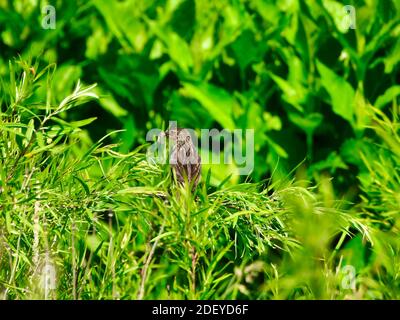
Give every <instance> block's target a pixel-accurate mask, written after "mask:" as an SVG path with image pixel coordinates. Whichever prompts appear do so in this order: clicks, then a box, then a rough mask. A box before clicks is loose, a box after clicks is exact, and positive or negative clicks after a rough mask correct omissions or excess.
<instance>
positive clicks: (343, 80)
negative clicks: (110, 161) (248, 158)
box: [0, 0, 400, 200]
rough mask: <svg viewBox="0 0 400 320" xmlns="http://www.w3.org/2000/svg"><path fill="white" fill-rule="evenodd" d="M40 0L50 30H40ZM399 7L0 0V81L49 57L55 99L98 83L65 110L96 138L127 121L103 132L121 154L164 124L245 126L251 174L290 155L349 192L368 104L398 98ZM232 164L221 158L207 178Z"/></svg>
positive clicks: (275, 171)
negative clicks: (251, 149)
mask: <svg viewBox="0 0 400 320" xmlns="http://www.w3.org/2000/svg"><path fill="white" fill-rule="evenodd" d="M48 4H50V5H53V6H54V7H55V9H56V28H55V29H54V30H53V29H44V28H43V27H42V22H43V19H45V18H46V11H42V9H43V8H44V7H45V6H46V5H48ZM344 5H352V6H354V8H355V18H356V29H349V30H346V28H344V25H343V23H344V22H343V21H344V19H346V12H345V10H344V8H343V7H344ZM399 7H400V2H399V1H391V0H385V1H378V0H366V1H346V2H339V1H331V0H324V1H322V0H320V1H298V0H285V1H268V0H240V1H239V0H230V1H228V0H218V1H202V0H171V1H169V0H160V1H152V0H125V1H108V0H94V1H80V0H76V1H35V0H15V1H11V0H0V52H1V55H0V75H1V77H2V79H4V80H3V81H7V78H8V74H9V70H8V63H9V60H13V59H14V58H15V57H17V56H18V55H20V56H21V57H22V58H23V59H29V58H32V59H33V60H39V62H40V65H41V66H42V67H43V66H45V65H47V64H49V63H57V69H56V71H55V73H54V83H55V87H54V88H53V95H54V97H53V98H54V100H55V101H60V100H61V99H62V98H63V97H65V96H66V94H68V93H69V92H71V91H72V89H73V86H74V85H75V84H76V82H77V80H78V79H81V80H82V81H83V82H84V83H87V84H90V83H95V82H96V83H98V88H97V90H98V94H99V95H100V96H101V99H99V100H97V101H93V102H91V103H90V104H87V105H86V106H85V107H83V108H80V109H79V110H78V111H75V112H74V111H72V112H70V113H69V114H68V115H66V117H68V118H69V119H68V120H75V119H85V118H88V117H93V116H94V117H97V118H98V119H97V121H95V122H93V123H92V124H91V125H90V126H88V127H87V130H88V131H89V133H90V136H91V137H92V139H93V140H97V139H99V138H100V137H102V136H104V135H105V134H106V133H107V132H110V131H112V130H115V129H124V130H125V131H124V132H123V133H121V134H119V135H118V136H116V137H115V138H114V141H113V142H118V143H120V149H121V151H124V152H126V151H128V150H132V149H133V148H134V147H136V146H138V145H141V144H143V143H145V142H146V141H145V137H146V132H147V131H148V130H149V129H151V128H165V127H166V126H167V125H168V121H169V120H176V121H178V125H179V126H181V127H190V128H195V129H200V128H218V129H222V128H227V129H233V128H238V129H246V128H251V129H254V130H255V168H254V172H253V174H252V179H253V180H254V181H260V180H262V179H264V178H269V177H271V176H272V177H273V178H274V179H275V180H276V179H281V178H283V177H287V176H288V174H289V173H290V172H292V170H293V168H296V167H297V166H298V165H299V164H300V163H301V166H300V167H299V168H298V170H297V175H298V176H299V178H302V179H306V180H315V181H316V182H319V181H320V180H321V177H322V176H325V175H329V176H333V177H334V179H333V184H334V187H335V190H336V192H337V193H338V196H341V197H342V196H344V197H345V198H347V199H349V200H355V198H354V197H355V196H356V195H357V189H358V181H357V178H356V177H357V175H360V176H363V175H367V174H368V171H367V168H366V167H365V165H364V164H363V161H362V159H361V156H360V154H361V153H368V152H369V150H370V149H371V148H373V145H372V143H373V141H374V135H371V133H368V132H367V130H366V128H367V127H368V126H369V125H370V123H371V117H369V116H368V114H367V113H368V112H367V111H366V106H367V105H370V104H371V105H373V106H374V107H376V108H378V109H382V110H384V111H385V112H386V111H387V110H388V108H389V106H390V105H392V103H396V104H397V102H398V95H399V94H400V86H399V85H398V84H397V83H398V79H399V74H398V73H399V59H400V43H399V34H400V25H399V11H400V8H399ZM347 16H348V15H347ZM44 81H45V80H44ZM43 87H44V86H43ZM41 94H42V96H43V97H42V99H43V100H44V98H45V95H46V91H45V89H44V88H43V90H42V91H40V90H39V91H38V92H37V93H36V95H41ZM36 98H37V97H36ZM235 170H236V168H235V166H234V165H233V166H232V165H225V166H224V165H221V166H218V169H217V170H214V171H213V181H215V183H218V182H220V181H222V180H223V179H224V178H225V177H226V176H227V175H229V174H230V173H235ZM244 178H245V177H242V179H244ZM239 180H240V177H239V176H237V175H233V176H232V179H231V180H230V183H237V182H239Z"/></svg>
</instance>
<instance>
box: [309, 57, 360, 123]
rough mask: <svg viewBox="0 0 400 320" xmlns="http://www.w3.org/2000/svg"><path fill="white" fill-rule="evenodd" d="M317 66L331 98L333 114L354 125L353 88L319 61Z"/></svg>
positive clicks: (323, 84)
mask: <svg viewBox="0 0 400 320" xmlns="http://www.w3.org/2000/svg"><path fill="white" fill-rule="evenodd" d="M316 64H317V69H318V72H319V74H320V75H321V84H322V86H323V87H324V88H325V90H326V91H327V92H328V94H329V96H330V98H331V102H332V109H333V112H335V113H336V114H337V115H339V116H341V117H342V118H343V119H345V120H347V121H348V122H349V123H351V124H352V125H353V121H354V119H353V117H354V96H355V92H354V89H353V87H352V86H351V85H350V84H349V83H348V82H347V81H346V80H345V79H343V78H342V77H340V76H338V75H337V74H336V73H335V72H333V71H332V70H331V69H329V68H328V67H326V66H325V65H324V64H322V63H321V62H319V61H318V60H317V63H316Z"/></svg>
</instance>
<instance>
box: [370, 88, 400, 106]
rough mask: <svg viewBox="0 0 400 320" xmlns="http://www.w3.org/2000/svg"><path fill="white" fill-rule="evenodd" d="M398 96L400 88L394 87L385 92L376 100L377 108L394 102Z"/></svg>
mask: <svg viewBox="0 0 400 320" xmlns="http://www.w3.org/2000/svg"><path fill="white" fill-rule="evenodd" d="M398 95H400V86H392V87H390V88H389V89H387V90H386V91H385V93H384V94H383V95H381V96H379V97H378V98H377V99H376V100H375V107H376V108H378V109H381V108H383V107H384V106H385V105H387V104H388V103H390V102H392V101H393V99H395V98H396V97H397V96H398Z"/></svg>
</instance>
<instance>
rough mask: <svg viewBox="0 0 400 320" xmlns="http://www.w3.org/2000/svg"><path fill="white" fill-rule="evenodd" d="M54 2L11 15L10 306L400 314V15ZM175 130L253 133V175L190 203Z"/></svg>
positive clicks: (218, 173) (4, 21)
mask: <svg viewBox="0 0 400 320" xmlns="http://www.w3.org/2000/svg"><path fill="white" fill-rule="evenodd" d="M344 4H346V5H347V4H351V5H353V6H354V7H355V9H356V29H350V30H345V29H344V28H343V19H345V15H346V13H345V12H344V10H343V5H344ZM45 5H47V2H46V1H5V0H3V1H2V0H0V53H1V54H0V159H1V160H0V296H1V297H3V298H5V299H27V298H58V299H78V298H79V299H136V298H139V299H142V298H145V299H161V298H162V299H168V298H170V299H182V298H185V299H217V298H226V299H242V298H250V299H288V298H289V299H305V298H308V299H315V298H317V299H347V298H359V299H388V298H389V299H398V298H399V293H398V292H399V286H400V283H399V281H398V273H399V270H400V269H399V261H400V260H399V251H400V247H399V240H398V236H397V235H398V232H399V229H398V228H399V222H398V221H399V213H400V198H399V194H400V173H399V168H400V136H399V96H400V86H399V85H398V79H399V59H400V41H399V33H400V7H399V3H398V1H392V0H387V1H378V0H371V1H350V3H341V2H338V1H333V0H318V1H308V0H307V1H298V0H293V1H272V0H266V1H264V0H263V1H261V0H238V1H228V0H218V1H202V0H179V1H170V0H152V1H145V0H125V1H105V0H93V1H83V0H82V1H81V0H77V1H53V2H52V5H54V6H55V8H56V12H57V20H56V22H57V25H56V28H55V29H54V30H53V29H43V28H42V25H41V22H42V19H43V17H44V15H45V13H43V12H42V11H41V10H42V8H43V7H44V6H45ZM16 57H18V58H16ZM92 83H96V84H97V85H88V84H92ZM169 120H176V121H177V122H178V124H179V126H181V127H190V128H194V129H197V130H198V132H199V129H201V128H219V129H222V128H225V129H229V130H232V129H254V133H255V146H254V147H255V168H254V170H253V172H252V174H251V175H250V176H249V177H241V178H239V177H238V176H235V172H237V169H238V168H237V167H236V166H235V165H234V164H230V165H228V164H226V165H225V164H221V165H204V166H203V173H202V176H203V179H202V182H201V184H200V186H199V188H198V189H197V191H196V193H195V194H192V193H191V192H190V191H189V190H187V189H185V188H179V187H177V186H176V185H175V184H174V182H173V179H172V177H171V174H170V170H169V168H168V166H161V165H155V164H151V163H149V162H148V161H147V159H146V154H145V151H146V147H147V144H146V140H145V137H146V133H147V132H148V130H149V129H151V128H160V129H163V128H165V127H166V126H167V125H168V121H169ZM231 174H233V175H232V176H230V175H231ZM339 199H340V200H339ZM347 266H350V267H353V268H354V270H355V272H356V285H355V287H352V286H348V285H344V283H347V282H348V277H346V273H345V271H346V270H348V269H346V267H347ZM53 267H54V268H55V273H56V278H55V289H50V290H46V289H45V288H44V287H43V285H42V280H43V277H44V274H45V270H46V268H53ZM346 281H347V282H346Z"/></svg>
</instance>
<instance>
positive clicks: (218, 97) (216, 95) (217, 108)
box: [181, 82, 237, 130]
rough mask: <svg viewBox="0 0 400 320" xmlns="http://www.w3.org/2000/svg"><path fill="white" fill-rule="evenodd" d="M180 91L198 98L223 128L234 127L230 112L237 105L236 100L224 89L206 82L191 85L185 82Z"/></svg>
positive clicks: (190, 96) (187, 95)
mask: <svg viewBox="0 0 400 320" xmlns="http://www.w3.org/2000/svg"><path fill="white" fill-rule="evenodd" d="M181 93H182V95H184V96H186V97H189V98H192V99H196V100H198V101H199V102H200V104H201V105H202V106H203V107H204V108H205V109H207V111H208V112H209V113H210V115H211V116H212V117H213V118H214V119H215V120H216V121H217V122H218V123H219V124H220V125H221V126H222V127H224V128H225V129H230V130H233V129H234V128H235V123H234V121H233V119H232V112H233V110H234V108H235V107H236V106H237V102H236V101H235V99H234V98H233V97H232V96H231V95H229V94H228V93H227V92H226V91H225V90H223V89H221V88H218V87H215V86H213V85H211V84H207V83H201V84H198V85H193V84H191V83H188V82H186V83H184V84H183V89H182V90H181Z"/></svg>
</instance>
